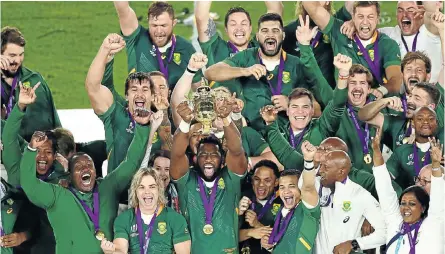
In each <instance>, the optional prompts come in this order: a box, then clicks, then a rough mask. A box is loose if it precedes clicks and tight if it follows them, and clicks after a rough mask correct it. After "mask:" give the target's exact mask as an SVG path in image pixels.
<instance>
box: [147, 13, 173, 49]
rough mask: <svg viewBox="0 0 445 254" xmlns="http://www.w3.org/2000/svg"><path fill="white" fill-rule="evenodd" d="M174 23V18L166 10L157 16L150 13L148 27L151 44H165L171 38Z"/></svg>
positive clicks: (160, 45) (161, 45)
mask: <svg viewBox="0 0 445 254" xmlns="http://www.w3.org/2000/svg"><path fill="white" fill-rule="evenodd" d="M175 25H176V20H173V18H172V17H171V16H170V15H169V14H168V12H163V13H161V14H160V15H158V16H153V15H150V17H149V18H148V27H149V28H150V29H149V34H150V38H151V41H152V42H153V44H154V45H156V46H158V47H163V46H165V45H166V44H167V43H168V42H169V41H170V40H171V38H172V35H173V28H174V26H175Z"/></svg>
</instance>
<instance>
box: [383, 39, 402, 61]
mask: <svg viewBox="0 0 445 254" xmlns="http://www.w3.org/2000/svg"><path fill="white" fill-rule="evenodd" d="M384 45H385V46H384V47H382V53H383V68H385V69H386V68H388V67H389V66H393V65H398V66H400V64H401V58H400V48H399V45H398V44H397V42H396V41H394V40H393V39H391V38H389V37H387V38H386V39H385V43H384Z"/></svg>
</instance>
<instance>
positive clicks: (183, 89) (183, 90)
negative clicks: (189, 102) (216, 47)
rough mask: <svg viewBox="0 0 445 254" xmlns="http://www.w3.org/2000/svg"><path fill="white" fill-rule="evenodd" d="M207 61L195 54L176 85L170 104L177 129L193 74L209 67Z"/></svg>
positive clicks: (197, 53)
mask: <svg viewBox="0 0 445 254" xmlns="http://www.w3.org/2000/svg"><path fill="white" fill-rule="evenodd" d="M200 3H201V2H200ZM207 61H208V59H207V56H206V55H204V54H202V53H199V52H196V53H194V54H193V55H192V56H191V57H190V61H189V63H188V66H187V70H185V71H184V74H182V76H181V78H180V79H179V80H178V83H176V86H175V88H174V89H173V92H172V96H171V99H170V104H171V106H172V115H173V124H174V125H175V127H176V128H177V127H178V126H179V123H180V122H181V120H182V118H181V116H179V114H178V112H177V111H176V109H177V107H178V105H179V103H181V102H182V101H184V99H185V98H186V96H187V95H188V94H189V92H190V90H192V82H193V77H194V76H195V73H193V72H197V71H199V70H200V69H202V68H204V66H206V65H207ZM189 70H190V71H191V72H190V71H189Z"/></svg>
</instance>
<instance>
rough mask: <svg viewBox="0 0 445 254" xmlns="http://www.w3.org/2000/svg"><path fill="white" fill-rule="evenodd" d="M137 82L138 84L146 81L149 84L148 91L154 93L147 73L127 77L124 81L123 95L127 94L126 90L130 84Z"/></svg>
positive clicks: (137, 73)
mask: <svg viewBox="0 0 445 254" xmlns="http://www.w3.org/2000/svg"><path fill="white" fill-rule="evenodd" d="M135 80H137V81H138V82H139V83H142V82H143V81H148V83H149V84H150V91H151V92H152V93H153V92H154V84H153V80H152V79H151V77H150V76H149V74H148V73H145V72H133V73H130V75H128V77H127V80H125V95H127V94H128V88H129V87H130V82H132V81H135Z"/></svg>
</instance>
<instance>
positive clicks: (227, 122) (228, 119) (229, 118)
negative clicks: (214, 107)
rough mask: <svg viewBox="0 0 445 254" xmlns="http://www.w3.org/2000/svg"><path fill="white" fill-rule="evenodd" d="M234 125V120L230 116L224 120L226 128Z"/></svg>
mask: <svg viewBox="0 0 445 254" xmlns="http://www.w3.org/2000/svg"><path fill="white" fill-rule="evenodd" d="M231 123H232V118H231V117H230V116H228V117H226V118H223V125H224V127H228V126H229V125H230V124H231Z"/></svg>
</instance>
